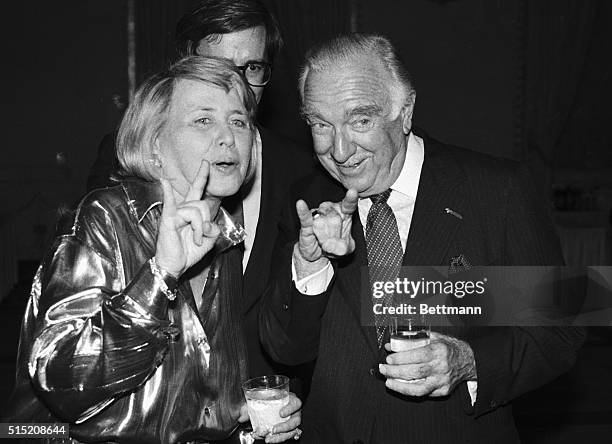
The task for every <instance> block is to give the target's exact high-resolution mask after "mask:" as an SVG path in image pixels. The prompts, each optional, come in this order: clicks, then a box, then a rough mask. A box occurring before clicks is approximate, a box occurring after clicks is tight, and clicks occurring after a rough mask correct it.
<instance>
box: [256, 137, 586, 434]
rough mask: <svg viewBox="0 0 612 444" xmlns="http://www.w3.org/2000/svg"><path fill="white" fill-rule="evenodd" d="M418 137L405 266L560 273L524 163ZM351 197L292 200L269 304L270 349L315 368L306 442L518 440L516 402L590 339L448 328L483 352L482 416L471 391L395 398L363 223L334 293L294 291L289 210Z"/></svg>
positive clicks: (307, 189) (340, 264) (330, 190)
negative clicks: (365, 313) (367, 307)
mask: <svg viewBox="0 0 612 444" xmlns="http://www.w3.org/2000/svg"><path fill="white" fill-rule="evenodd" d="M419 135H421V134H419ZM421 136H422V137H423V138H424V140H425V161H424V164H423V170H422V173H421V178H420V183H419V190H418V194H417V200H416V204H415V210H414V215H413V219H412V225H411V228H410V233H409V237H408V241H407V246H406V252H405V255H404V258H403V264H404V265H427V266H430V265H440V266H448V265H449V263H450V259H451V258H452V257H455V256H457V255H459V254H463V255H464V256H465V257H466V258H468V260H469V261H470V262H471V263H472V265H490V264H495V265H554V264H561V263H562V256H561V251H560V246H559V243H558V239H557V238H556V236H555V234H554V228H553V226H552V224H551V222H550V220H549V218H548V217H547V214H546V211H544V210H543V205H542V202H540V201H539V200H538V199H537V198H536V197H535V193H534V187H533V185H532V183H531V181H530V180H529V178H528V175H527V174H526V172H525V171H524V170H523V169H521V168H520V167H519V165H518V164H515V163H513V162H510V161H507V160H501V159H495V158H491V157H488V156H485V155H482V154H478V153H475V152H472V151H468V150H464V149H460V148H456V147H450V146H446V145H443V144H441V143H439V142H436V141H434V140H432V139H429V138H427V137H426V136H425V135H421ZM344 193H345V190H344V189H342V187H340V186H339V185H338V184H337V183H336V182H334V181H333V180H332V179H330V178H329V177H327V176H324V175H315V176H313V177H311V178H309V179H308V180H307V181H304V182H302V183H300V184H296V186H295V187H294V188H293V189H292V192H291V198H290V201H291V202H290V204H289V207H288V209H287V210H286V211H287V213H286V215H285V216H284V217H283V218H282V219H281V221H282V227H281V235H280V236H279V243H278V246H277V250H276V254H275V259H274V261H275V263H274V264H273V275H272V276H271V279H270V285H269V288H268V290H267V292H266V295H265V296H264V301H263V303H262V316H261V319H260V321H261V334H262V340H263V341H264V343H265V345H266V347H267V348H268V349H269V351H270V353H271V354H272V356H273V357H274V358H275V359H277V360H279V361H281V362H286V363H288V364H295V363H298V362H301V361H303V360H310V359H313V358H317V364H316V367H315V372H314V375H313V379H312V388H311V392H310V398H309V399H308V401H307V403H306V405H305V408H304V414H303V418H302V423H303V429H304V434H303V438H302V442H306V443H309V442H314V443H328V442H329V443H331V442H334V443H340V442H343V443H344V442H347V443H359V442H369V443H377V444H386V443H403V442H406V443H448V442H462V443H463V442H475V443H480V442H516V441H518V434H517V431H516V429H515V426H514V421H513V418H512V413H511V408H510V406H509V402H510V401H511V400H512V399H513V398H516V397H517V396H519V395H521V394H522V393H524V392H526V391H529V390H531V389H533V388H535V387H537V386H539V385H541V384H543V383H544V382H546V381H548V380H551V379H552V378H554V377H555V376H557V375H558V374H560V373H561V372H563V371H565V370H567V369H568V368H569V367H570V366H571V365H572V363H573V361H574V359H575V352H576V349H577V348H578V347H579V346H580V344H581V343H582V340H583V337H584V332H583V331H582V330H580V329H557V328H529V329H525V328H492V327H489V328H457V327H448V328H445V329H443V330H442V332H444V333H447V334H450V335H453V336H456V337H460V338H463V339H464V340H466V341H467V342H468V343H469V344H470V346H471V348H472V349H473V351H474V355H475V360H476V367H477V373H478V394H477V401H476V404H475V406H474V407H472V406H471V403H470V398H469V394H468V391H467V385H466V383H465V382H464V383H461V384H460V385H459V386H457V388H456V389H455V390H454V391H453V392H452V393H451V394H450V395H449V396H448V397H446V398H436V399H414V398H412V399H411V398H407V397H403V396H401V395H398V394H397V393H395V392H391V391H388V390H386V388H385V385H384V379H382V378H381V377H380V375H379V374H378V372H377V364H378V362H380V361H381V359H384V354H383V355H382V356H381V352H380V351H379V350H378V349H377V344H376V339H375V332H374V329H373V328H372V327H363V326H362V325H363V324H362V323H361V319H360V296H359V295H360V294H361V288H360V285H361V282H362V279H361V267H364V266H366V264H367V256H366V253H365V252H366V246H365V241H364V236H363V229H362V226H361V223H360V221H359V216H358V214H357V212H355V214H354V217H353V230H352V233H353V237H354V239H355V242H356V250H355V252H354V253H353V254H352V255H350V256H348V257H346V258H343V259H341V260H339V261H337V262H336V263H335V264H334V268H335V275H334V280H333V281H332V283H331V284H330V286H329V288H328V290H327V292H325V293H324V294H321V295H319V296H304V295H301V294H300V293H299V292H297V290H296V289H295V286H294V285H293V283H292V282H291V271H290V264H291V250H292V246H293V244H294V243H295V241H296V240H297V233H298V230H299V221H298V220H297V215H296V214H295V210H293V211H292V210H290V208H291V207H292V206H293V202H295V200H296V199H298V198H303V199H305V200H306V202H307V203H308V204H309V206H310V207H316V206H318V204H319V203H320V202H321V201H325V200H330V201H339V200H340V199H341V198H342V196H343V195H344ZM445 208H451V209H453V210H454V211H456V212H458V213H460V214H461V215H462V216H463V219H459V218H457V217H455V216H453V215H451V214H447V213H446V212H445V211H444V209H445ZM283 243H284V244H283ZM437 330H440V329H437ZM383 353H384V352H383Z"/></svg>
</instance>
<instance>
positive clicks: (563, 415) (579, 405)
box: [0, 0, 612, 442]
mask: <svg viewBox="0 0 612 444" xmlns="http://www.w3.org/2000/svg"><path fill="white" fill-rule="evenodd" d="M192 3H193V2H192V1H191V0H176V1H171V0H129V1H128V0H106V1H102V0H99V1H94V0H86V1H84V0H63V1H61V2H49V1H30V2H15V1H13V2H6V3H5V4H3V14H2V26H1V27H0V29H1V32H2V38H1V39H0V41H1V42H2V52H1V54H2V56H3V67H4V69H3V71H4V74H5V76H7V75H8V79H7V80H8V81H7V80H5V82H4V94H3V95H4V97H5V100H3V108H4V110H3V113H2V115H4V116H5V117H4V118H3V123H4V124H3V135H4V140H3V152H2V157H1V159H2V160H0V202H2V205H1V208H0V302H1V303H0V334H1V335H2V338H3V342H4V344H3V346H2V347H0V399H4V398H5V397H6V396H7V395H8V392H9V391H10V388H11V385H12V372H13V366H14V359H15V355H16V344H17V336H18V330H19V323H20V317H21V315H22V313H23V307H24V306H25V302H26V299H27V292H28V286H29V283H30V281H31V278H32V273H33V269H34V268H35V267H36V265H37V261H38V260H39V259H40V257H41V255H42V252H43V251H44V249H45V247H46V245H47V244H48V241H49V238H50V236H51V234H52V232H53V222H54V220H55V218H56V215H57V211H58V208H61V207H62V206H70V205H72V204H73V203H74V202H75V201H77V200H78V198H79V197H80V196H81V195H82V194H83V193H84V192H85V179H86V177H87V174H88V172H89V168H90V166H91V164H92V163H93V160H94V158H95V155H96V149H97V146H98V143H99V141H100V139H101V138H102V136H103V135H104V134H106V133H108V132H110V131H111V130H113V129H114V128H115V127H116V125H117V124H118V122H119V120H120V118H121V116H122V112H123V110H124V109H125V106H126V105H127V103H128V102H129V94H130V88H131V87H133V86H134V85H137V84H138V82H140V81H141V80H142V79H143V78H144V77H145V76H146V75H148V74H150V73H152V72H154V71H155V70H157V69H159V68H161V67H163V66H164V65H165V64H166V63H168V62H169V61H170V60H172V58H173V57H174V50H173V45H172V36H173V33H174V25H175V23H176V21H177V20H178V18H179V17H180V16H181V15H182V14H183V13H184V12H186V11H187V10H188V9H189V8H190V6H191V4H192ZM264 3H266V4H267V5H268V6H269V8H270V9H271V10H272V11H273V12H274V13H275V14H276V16H277V18H278V19H279V22H280V23H281V28H282V31H283V36H284V39H285V43H286V46H285V49H284V51H283V53H282V55H281V57H280V60H278V63H277V64H276V66H275V70H274V73H273V78H272V81H271V83H270V84H269V85H268V87H267V89H266V93H265V94H264V99H263V102H262V108H261V112H260V119H261V120H262V122H264V123H265V124H266V125H267V126H269V127H271V128H274V129H276V130H277V131H278V132H281V133H283V134H285V135H286V136H288V137H290V138H292V139H294V140H296V141H298V142H300V143H301V144H302V145H303V146H304V147H305V148H304V149H309V144H310V139H309V134H308V132H307V131H306V128H305V127H304V125H303V123H302V122H301V121H300V120H299V118H298V116H297V104H298V97H297V92H296V88H295V79H296V75H297V69H298V66H299V63H300V61H301V59H302V56H303V54H304V51H305V50H306V49H307V48H308V47H309V46H310V45H311V44H312V43H314V42H316V41H317V40H319V39H324V38H327V37H330V36H333V35H335V34H338V33H340V32H348V31H351V30H358V31H367V32H378V33H382V34H385V35H387V36H389V37H390V38H391V39H392V40H393V42H394V43H395V44H396V46H397V47H398V50H399V52H400V54H401V55H402V58H403V59H404V61H405V62H406V65H407V66H408V69H409V70H410V72H411V73H412V75H413V77H414V79H415V84H416V89H417V102H416V108H415V123H416V124H417V125H418V126H420V127H422V128H424V129H425V130H426V131H428V132H429V133H430V135H432V136H434V137H436V138H438V139H440V140H442V141H444V142H448V143H453V144H457V145H463V146H466V147H470V148H473V149H476V150H479V151H483V152H487V153H490V154H493V155H497V156H503V157H509V158H514V159H517V160H522V161H525V162H527V163H528V164H529V165H530V167H531V169H532V171H533V173H534V175H535V177H536V179H537V183H538V185H539V186H540V187H541V191H542V193H544V194H545V195H546V196H547V197H548V199H549V201H550V203H551V206H552V208H553V209H554V210H555V211H554V213H553V215H554V218H555V222H556V224H557V229H558V231H559V235H560V238H561V241H562V245H563V248H564V253H565V256H566V261H567V262H568V263H569V264H571V265H612V241H611V237H612V236H611V227H610V210H611V208H612V174H611V173H612V149H611V148H612V140H611V139H612V135H611V132H610V131H609V129H608V127H609V126H610V124H611V123H612V119H611V117H612V113H611V112H610V103H612V82H611V80H612V57H611V56H610V54H612V51H611V49H612V48H611V46H612V26H610V25H611V24H612V4H611V2H608V1H605V0H599V1H596V0H584V1H581V0H558V1H555V0H531V1H528V0H437V1H436V0H406V1H391V0H264ZM128 23H133V25H134V27H135V28H134V29H135V31H134V32H133V34H129V33H128ZM130 35H131V36H132V37H133V43H134V45H135V51H132V52H130V50H128V47H129V45H128V43H129V41H130V37H129V36H130ZM129 56H131V57H132V59H131V60H133V61H134V63H135V65H134V70H133V73H134V76H135V77H134V81H133V82H130V78H129V76H128V61H129V60H130V57H129ZM611 375H612V345H611V341H610V333H609V332H608V331H607V330H606V329H603V328H600V329H591V331H590V336H589V341H588V343H587V345H586V346H585V347H584V349H583V350H582V351H581V356H580V359H579V361H578V363H577V365H576V368H575V369H574V370H573V371H572V372H571V373H570V374H569V375H566V376H563V377H562V378H560V379H559V380H557V381H555V383H553V384H550V385H548V386H546V387H545V388H543V389H541V390H539V391H537V392H535V393H533V394H531V395H529V396H527V397H525V398H524V399H522V400H520V402H518V403H516V408H515V412H516V415H515V416H516V418H517V422H518V424H519V427H520V429H521V433H522V435H523V438H524V439H525V441H527V442H570V441H571V440H576V439H585V440H590V441H592V442H607V441H608V439H606V436H607V435H609V434H610V432H612V382H610V376H611Z"/></svg>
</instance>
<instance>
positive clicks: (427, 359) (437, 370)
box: [380, 332, 476, 397]
mask: <svg viewBox="0 0 612 444" xmlns="http://www.w3.org/2000/svg"><path fill="white" fill-rule="evenodd" d="M385 348H386V349H387V350H388V351H392V350H391V349H390V346H389V344H385ZM380 372H381V373H382V374H383V375H384V376H386V377H387V381H386V383H385V385H386V386H387V387H388V388H389V389H391V390H394V391H396V392H398V393H401V394H403V395H408V396H431V397H437V396H447V395H449V394H450V393H451V392H452V391H453V390H454V388H455V387H456V386H457V384H459V383H460V382H462V381H467V380H475V379H476V363H475V361H474V353H473V352H472V349H471V347H470V346H469V345H468V344H467V343H466V342H464V341H461V340H459V339H456V338H452V337H450V336H445V335H443V334H440V333H436V332H431V343H430V344H428V345H426V346H424V347H419V348H414V349H412V350H408V351H402V352H398V353H391V354H390V355H389V356H387V364H380ZM407 381H410V382H407Z"/></svg>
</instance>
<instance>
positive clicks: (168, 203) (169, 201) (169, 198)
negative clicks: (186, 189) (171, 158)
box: [159, 179, 176, 217]
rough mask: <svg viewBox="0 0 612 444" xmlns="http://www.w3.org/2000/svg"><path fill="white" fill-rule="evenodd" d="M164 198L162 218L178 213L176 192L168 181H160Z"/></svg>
mask: <svg viewBox="0 0 612 444" xmlns="http://www.w3.org/2000/svg"><path fill="white" fill-rule="evenodd" d="M159 183H160V184H161V187H162V192H163V196H164V205H163V206H162V217H163V216H164V215H167V216H169V215H171V214H174V213H175V212H176V202H175V200H174V191H172V185H170V182H169V181H168V179H159Z"/></svg>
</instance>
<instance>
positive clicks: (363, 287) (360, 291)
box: [338, 211, 379, 356]
mask: <svg viewBox="0 0 612 444" xmlns="http://www.w3.org/2000/svg"><path fill="white" fill-rule="evenodd" d="M351 234H352V236H353V239H354V240H355V253H354V254H352V255H351V256H350V257H349V258H346V259H345V260H339V261H338V270H339V272H338V285H339V286H340V287H341V288H340V292H339V293H340V294H341V295H342V297H343V298H344V299H345V301H346V304H347V305H348V306H349V308H350V311H351V314H352V315H353V317H354V318H355V321H356V322H357V324H358V325H359V326H360V331H361V333H362V334H363V336H364V338H365V340H366V342H367V343H368V345H369V346H370V349H371V351H372V353H373V354H374V356H378V353H379V351H378V343H377V341H376V333H375V330H374V327H372V325H374V317H373V313H372V310H371V296H368V295H367V294H366V293H367V292H368V291H369V290H368V289H369V286H370V284H369V276H368V275H367V274H365V273H366V271H367V264H368V259H367V247H366V243H365V238H364V236H363V226H362V225H361V221H360V220H359V214H358V212H357V211H356V212H355V214H354V215H353V226H352V230H351ZM366 304H367V305H366ZM364 324H369V325H370V326H364Z"/></svg>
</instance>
